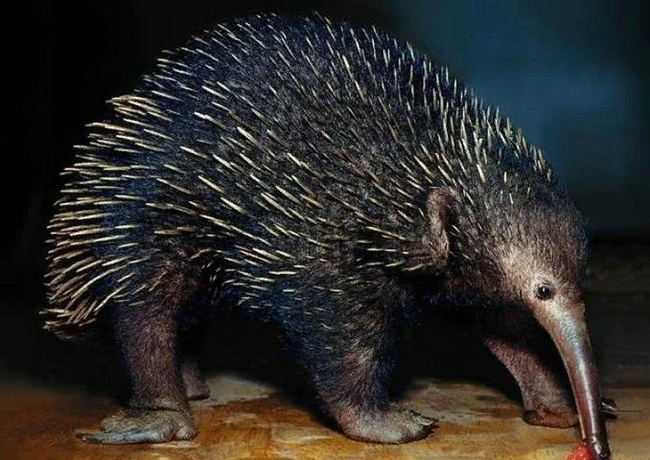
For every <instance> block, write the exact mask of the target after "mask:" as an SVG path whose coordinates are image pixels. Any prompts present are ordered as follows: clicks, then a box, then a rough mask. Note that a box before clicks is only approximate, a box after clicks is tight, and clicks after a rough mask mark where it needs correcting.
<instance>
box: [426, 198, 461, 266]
mask: <svg viewBox="0 0 650 460" xmlns="http://www.w3.org/2000/svg"><path fill="white" fill-rule="evenodd" d="M454 196H455V195H454V193H453V192H452V190H451V189H450V188H449V187H436V188H433V189H431V191H430V192H429V196H428V197H427V203H426V216H427V222H428V228H427V229H426V231H425V232H424V244H425V247H426V248H427V251H428V252H429V253H430V255H431V257H432V263H433V266H435V267H436V268H442V267H444V266H445V265H446V264H447V259H448V258H449V232H448V222H449V217H450V215H451V212H452V206H453V202H454Z"/></svg>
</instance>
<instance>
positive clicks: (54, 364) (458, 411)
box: [0, 245, 650, 460]
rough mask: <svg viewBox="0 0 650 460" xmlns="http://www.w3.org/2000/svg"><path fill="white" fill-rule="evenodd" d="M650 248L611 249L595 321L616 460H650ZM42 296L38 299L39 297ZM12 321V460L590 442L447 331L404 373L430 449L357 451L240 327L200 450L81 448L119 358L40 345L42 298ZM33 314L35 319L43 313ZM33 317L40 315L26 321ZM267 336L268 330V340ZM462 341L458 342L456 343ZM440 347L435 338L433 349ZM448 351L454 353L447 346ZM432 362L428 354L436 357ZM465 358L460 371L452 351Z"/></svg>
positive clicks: (219, 337)
mask: <svg viewBox="0 0 650 460" xmlns="http://www.w3.org/2000/svg"><path fill="white" fill-rule="evenodd" d="M649 274H650V246H648V245H632V246H630V245H625V246H611V245H610V246H602V247H598V248H597V250H596V254H595V260H594V264H593V266H592V270H591V273H590V290H589V296H588V300H589V311H590V323H591V328H592V335H593V339H594V344H595V349H596V352H597V356H598V360H599V368H600V369H601V372H602V376H603V382H604V386H605V395H606V396H608V397H611V398H614V399H615V400H616V403H617V405H618V408H619V417H618V420H616V421H613V422H609V423H608V431H609V433H610V442H611V447H612V451H613V453H614V459H615V460H627V459H634V460H647V459H650V275H649ZM37 297H38V296H37ZM23 301H24V302H25V303H26V305H25V306H24V309H22V310H21V309H6V311H5V312H4V313H2V314H1V315H2V316H0V324H1V325H2V331H1V334H0V350H1V351H0V459H12V460H13V459H26V460H27V459H29V460H40V459H48V460H49V459H53V460H57V459H62V460H74V459H80V460H81V459H87V460H90V459H106V460H111V459H136V460H140V459H142V460H145V459H148V460H180V459H187V460H189V459H192V460H194V459H196V460H198V459H366V458H367V459H438V460H444V459H495V460H496V459H540V460H542V459H565V458H566V456H567V455H568V453H569V452H570V451H571V449H572V448H573V447H574V446H575V445H576V443H577V441H578V440H579V439H578V438H579V434H578V432H577V431H576V430H559V429H548V428H539V427H531V426H529V425H527V424H525V423H524V422H523V421H522V419H521V417H520V411H521V409H520V405H519V401H518V399H517V391H516V387H515V386H514V384H513V383H512V381H511V379H510V378H509V377H508V375H507V374H506V373H505V371H503V370H502V368H501V367H500V366H499V365H498V363H496V362H495V361H494V360H493V359H492V358H491V357H490V356H489V355H488V354H487V353H485V352H484V351H483V350H481V349H479V348H478V347H476V348H473V347H472V346H469V345H467V343H468V340H467V337H465V336H464V335H462V333H457V334H456V333H453V332H450V330H449V329H448V328H447V327H446V326H439V327H438V329H437V330H435V331H434V332H432V330H431V329H427V330H426V331H425V332H424V333H423V334H422V336H421V337H420V338H419V339H418V338H417V337H416V340H424V341H425V343H426V341H427V340H430V342H429V343H428V345H424V346H423V344H422V342H421V343H418V346H417V350H419V352H418V354H417V356H413V355H412V356H411V358H412V359H410V360H409V361H410V362H411V364H410V365H409V366H406V368H405V369H404V370H403V372H404V374H405V375H406V376H407V377H406V379H405V383H404V384H403V391H402V392H401V393H400V395H401V396H400V398H401V400H402V401H403V402H404V404H405V405H408V406H410V407H411V408H413V409H415V410H418V411H419V412H421V413H423V414H425V415H428V416H431V417H434V418H437V419H438V420H439V423H438V428H437V430H436V431H435V432H434V433H433V434H432V435H431V436H430V437H428V438H427V439H424V440H422V441H418V442H415V443H410V444H405V445H400V446H382V445H374V444H364V443H359V442H354V441H350V440H348V439H346V438H345V437H343V436H342V435H341V434H339V432H338V431H336V429H335V428H334V427H332V426H331V425H330V424H329V423H328V422H327V420H324V419H323V418H322V417H321V416H319V415H318V413H317V412H316V411H315V410H314V409H313V407H312V406H311V403H310V398H309V396H308V394H306V393H304V391H303V390H302V389H301V388H302V387H301V386H300V385H301V384H300V383H299V379H296V378H295V372H294V371H295V369H293V368H292V367H291V364H290V363H289V362H288V361H287V359H286V357H285V356H283V355H282V353H281V352H280V351H279V348H278V347H276V346H275V345H276V344H275V343H274V341H273V337H272V333H271V332H269V331H267V330H266V329H265V328H264V327H263V326H252V327H253V330H252V332H250V333H249V334H248V335H246V334H244V333H243V332H242V330H243V329H242V328H246V329H245V330H248V331H250V327H251V326H250V325H244V324H240V323H241V321H240V320H237V319H235V321H234V323H235V324H234V325H231V324H229V325H228V326H227V327H226V326H224V327H223V328H222V329H218V328H217V329H218V330H217V334H215V338H214V339H213V340H212V341H211V342H210V343H208V344H207V345H206V359H205V360H204V363H205V365H204V367H205V368H206V370H207V371H208V373H209V375H210V378H209V384H210V387H211V391H212V395H213V396H212V398H211V399H209V400H206V401H202V402H197V403H195V404H194V405H193V410H194V413H195V415H196V417H197V420H198V426H199V435H198V436H197V437H196V438H195V439H194V440H192V441H189V442H173V443H166V444H160V445H153V446H151V445H132V446H96V445H88V444H84V443H82V442H81V441H79V440H77V439H76V438H75V437H74V433H75V431H76V430H77V429H85V430H87V429H96V428H97V427H98V424H99V421H100V420H101V419H102V418H103V417H104V416H106V415H107V414H110V413H111V412H113V411H115V410H116V409H118V408H119V403H118V401H119V399H118V398H117V396H118V395H116V393H115V391H116V389H117V388H119V387H120V384H121V383H122V380H121V378H120V373H119V369H118V367H117V366H116V365H115V362H114V360H112V359H111V356H112V353H111V352H110V351H100V352H97V353H94V352H93V353H90V352H88V351H87V350H80V349H78V348H75V347H72V346H70V345H66V344H61V343H59V342H58V341H56V340H54V339H52V338H51V337H49V335H47V334H43V333H42V332H40V329H39V328H40V323H39V320H38V318H37V317H36V316H32V315H31V313H33V312H34V311H35V309H36V308H37V306H38V303H39V302H40V300H39V299H38V298H35V299H31V300H29V301H25V300H24V299H22V298H19V299H16V298H14V299H13V300H12V299H10V300H9V302H23ZM30 309H31V310H30ZM25 312H29V314H28V316H27V317H26V316H25ZM256 327H259V329H255V328H256ZM454 334H456V335H454ZM429 336H434V338H430V337H429ZM440 339H444V343H445V346H444V347H440V346H436V343H438V342H437V341H439V340H440ZM423 349H424V350H426V352H423V351H422V350H423ZM450 349H453V359H452V358H449V350H450Z"/></svg>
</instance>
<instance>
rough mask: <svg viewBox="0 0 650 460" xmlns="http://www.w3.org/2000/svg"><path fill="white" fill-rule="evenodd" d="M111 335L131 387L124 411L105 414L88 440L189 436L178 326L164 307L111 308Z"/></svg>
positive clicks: (132, 440)
mask: <svg viewBox="0 0 650 460" xmlns="http://www.w3.org/2000/svg"><path fill="white" fill-rule="evenodd" d="M112 313H113V315H114V324H115V328H114V335H115V339H116V342H117V345H118V347H119V349H120V352H121V356H122V359H123V362H124V366H125V368H126V371H127V374H128V377H129V382H130V386H131V398H130V401H129V407H128V409H126V410H124V411H120V412H118V413H117V414H115V415H112V416H110V417H108V418H106V419H105V420H104V421H103V423H102V426H101V431H99V432H96V433H80V434H79V435H78V437H79V438H81V439H82V440H84V441H86V442H90V443H100V444H129V443H156V442H166V441H171V440H181V439H191V438H192V437H194V435H195V434H196V427H195V424H194V420H193V418H192V414H191V412H190V408H189V404H188V401H187V397H186V394H185V387H184V385H183V381H182V377H181V371H180V365H179V362H178V347H177V324H176V319H175V317H174V315H171V314H169V309H163V308H150V307H147V306H146V305H138V306H128V307H122V308H116V309H114V310H113V311H112Z"/></svg>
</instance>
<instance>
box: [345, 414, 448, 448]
mask: <svg viewBox="0 0 650 460" xmlns="http://www.w3.org/2000/svg"><path fill="white" fill-rule="evenodd" d="M436 422H437V420H435V419H432V418H429V417H425V416H424V415H421V414H419V413H417V412H415V411H412V410H410V409H405V408H402V407H399V406H391V407H390V408H389V409H387V410H384V411H380V412H375V413H370V414H367V413H361V414H357V415H353V413H352V412H351V411H350V412H348V413H347V414H345V415H344V416H342V417H341V418H340V419H339V423H340V425H341V428H342V429H343V432H344V433H345V435H346V436H347V437H349V438H351V439H355V440H357V441H364V442H377V443H383V444H402V443H406V442H411V441H417V440H419V439H423V438H425V437H426V436H427V435H428V434H429V433H431V432H432V431H433V430H434V429H435V428H436Z"/></svg>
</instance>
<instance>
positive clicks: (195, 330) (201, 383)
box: [181, 324, 210, 401]
mask: <svg viewBox="0 0 650 460" xmlns="http://www.w3.org/2000/svg"><path fill="white" fill-rule="evenodd" d="M204 329H205V327H204V325H203V324H195V325H192V326H191V327H188V328H185V330H184V331H183V333H182V335H183V337H182V341H183V346H182V356H181V375H182V377H183V384H184V386H185V394H186V395H187V399H189V400H191V401H194V400H200V399H207V398H209V397H210V387H209V386H208V384H207V382H206V380H205V378H204V377H203V375H202V374H201V370H200V368H199V354H200V350H201V344H202V342H203V334H204Z"/></svg>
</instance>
